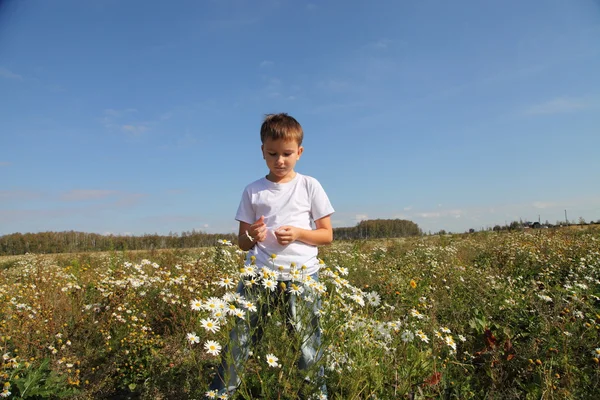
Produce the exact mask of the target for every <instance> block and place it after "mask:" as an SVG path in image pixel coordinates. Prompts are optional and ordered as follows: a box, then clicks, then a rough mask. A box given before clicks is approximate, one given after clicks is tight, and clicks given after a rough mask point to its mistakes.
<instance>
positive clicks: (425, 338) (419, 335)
mask: <svg viewBox="0 0 600 400" xmlns="http://www.w3.org/2000/svg"><path fill="white" fill-rule="evenodd" d="M415 334H416V335H417V336H418V337H419V339H421V340H422V341H423V342H425V343H429V338H428V337H427V335H426V334H425V333H423V331H417V332H415Z"/></svg>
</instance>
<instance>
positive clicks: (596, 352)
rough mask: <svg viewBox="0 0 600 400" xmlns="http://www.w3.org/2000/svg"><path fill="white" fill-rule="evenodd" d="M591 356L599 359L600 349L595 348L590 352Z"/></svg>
mask: <svg viewBox="0 0 600 400" xmlns="http://www.w3.org/2000/svg"><path fill="white" fill-rule="evenodd" d="M592 355H593V356H594V358H600V347H597V348H596V350H594V351H592Z"/></svg>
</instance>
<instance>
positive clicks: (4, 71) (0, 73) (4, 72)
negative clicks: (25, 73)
mask: <svg viewBox="0 0 600 400" xmlns="http://www.w3.org/2000/svg"><path fill="white" fill-rule="evenodd" d="M0 77H2V78H6V79H15V80H19V81H20V80H23V77H22V76H21V75H19V74H16V73H14V72H12V71H11V70H9V69H8V68H3V67H0Z"/></svg>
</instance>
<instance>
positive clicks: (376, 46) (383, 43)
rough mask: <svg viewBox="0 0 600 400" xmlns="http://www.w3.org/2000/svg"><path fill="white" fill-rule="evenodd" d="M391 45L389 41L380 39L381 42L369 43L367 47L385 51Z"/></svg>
mask: <svg viewBox="0 0 600 400" xmlns="http://www.w3.org/2000/svg"><path fill="white" fill-rule="evenodd" d="M391 43H392V41H391V40H389V39H379V40H376V41H374V42H371V43H369V44H368V46H367V47H369V48H372V49H380V50H383V49H387V48H388V46H389V45H390V44H391Z"/></svg>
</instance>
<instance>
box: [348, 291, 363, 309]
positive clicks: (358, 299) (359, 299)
mask: <svg viewBox="0 0 600 400" xmlns="http://www.w3.org/2000/svg"><path fill="white" fill-rule="evenodd" d="M350 298H351V299H352V300H354V301H355V302H356V303H357V304H358V305H359V306H361V307H364V305H365V300H364V299H363V298H362V296H361V295H360V294H353V295H352V296H350Z"/></svg>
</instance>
